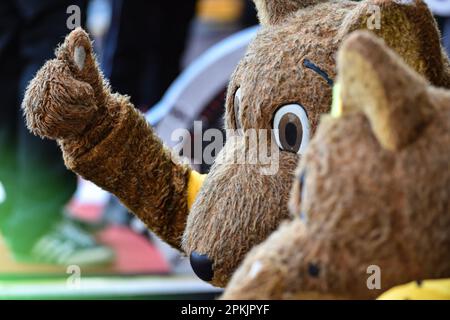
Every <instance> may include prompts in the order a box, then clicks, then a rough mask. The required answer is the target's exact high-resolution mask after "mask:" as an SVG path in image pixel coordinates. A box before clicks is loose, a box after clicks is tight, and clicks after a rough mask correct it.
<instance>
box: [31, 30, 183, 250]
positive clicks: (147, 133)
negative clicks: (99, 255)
mask: <svg viewBox="0 0 450 320" xmlns="http://www.w3.org/2000/svg"><path fill="white" fill-rule="evenodd" d="M75 48H83V49H81V50H84V51H85V53H86V54H85V56H86V61H85V62H84V65H83V68H82V70H80V69H79V68H78V66H77V65H76V63H75V59H74V58H73V57H74V55H75ZM78 50H80V49H78ZM56 56H57V58H56V59H54V60H51V61H49V62H47V63H46V64H45V65H44V66H43V67H42V69H41V70H40V71H39V72H38V73H37V75H36V77H35V78H34V80H33V81H32V82H31V83H30V85H29V87H28V89H27V92H26V95H25V99H24V102H23V108H24V111H25V115H26V119H27V125H28V127H29V128H30V129H31V130H32V131H33V132H35V133H36V134H39V135H41V136H43V137H49V138H53V139H58V143H59V144H60V146H61V149H62V150H63V154H64V160H65V163H66V165H67V167H68V168H70V169H71V170H73V171H75V172H76V173H78V174H80V175H81V176H83V177H84V178H86V179H88V180H91V181H95V183H96V184H97V185H99V186H100V187H102V188H104V189H105V190H108V191H110V192H113V193H114V194H116V195H117V196H118V197H119V198H120V199H121V200H122V201H123V203H124V204H125V205H126V206H128V207H129V208H130V210H132V211H133V212H134V213H136V214H137V215H138V216H139V217H140V218H141V219H142V220H143V221H144V222H145V223H146V224H147V225H148V226H149V228H151V229H152V230H154V231H155V232H156V233H157V234H159V235H160V236H161V237H162V238H163V239H164V240H166V241H167V242H168V243H170V244H171V245H172V246H175V247H177V248H180V242H181V237H182V233H183V231H184V227H185V224H186V217H187V214H188V209H187V203H186V188H187V179H188V176H189V172H190V169H189V168H188V167H185V166H182V165H179V164H177V162H176V161H172V158H171V155H170V151H168V150H166V149H165V148H164V147H163V145H162V143H161V142H160V141H159V139H158V138H157V137H156V136H155V135H154V134H153V131H152V129H151V128H150V126H149V125H148V124H147V122H146V120H145V118H144V117H143V116H142V114H140V112H138V111H136V109H135V108H134V107H133V106H132V105H131V103H130V102H129V100H128V98H127V97H124V96H121V95H118V94H111V91H110V89H109V87H108V84H107V83H106V81H105V80H104V79H103V77H102V75H101V73H100V72H98V67H97V64H96V61H95V58H94V56H93V54H92V47H91V43H90V40H89V38H88V35H87V34H86V33H85V32H84V31H83V30H81V29H77V30H75V31H73V32H72V33H70V34H69V36H68V37H67V39H66V41H65V43H64V44H63V45H62V46H61V47H60V48H59V49H58V50H57V53H56Z"/></svg>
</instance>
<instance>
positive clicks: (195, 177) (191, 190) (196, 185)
mask: <svg viewBox="0 0 450 320" xmlns="http://www.w3.org/2000/svg"><path fill="white" fill-rule="evenodd" d="M205 178H206V174H200V173H198V172H197V171H194V170H192V171H191V174H190V176H189V182H188V188H187V205H188V209H189V210H191V207H192V205H193V204H194V201H195V198H197V194H198V193H199V191H200V188H201V187H202V185H203V182H204V181H205Z"/></svg>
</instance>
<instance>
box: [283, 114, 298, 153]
mask: <svg viewBox="0 0 450 320" xmlns="http://www.w3.org/2000/svg"><path fill="white" fill-rule="evenodd" d="M278 128H279V135H280V136H279V138H280V142H281V145H282V149H283V150H286V151H290V152H298V150H300V146H301V144H302V136H303V128H302V123H301V121H300V118H299V117H298V116H297V115H295V114H293V113H290V112H289V113H286V114H285V115H283V116H282V117H281V120H280V123H279V125H278Z"/></svg>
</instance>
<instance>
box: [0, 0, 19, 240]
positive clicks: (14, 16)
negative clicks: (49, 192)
mask: <svg viewBox="0 0 450 320" xmlns="http://www.w3.org/2000/svg"><path fill="white" fill-rule="evenodd" d="M18 27H19V15H18V12H17V11H16V9H15V7H14V4H13V1H8V0H5V1H1V2H0V70H2V71H1V72H0V93H1V96H2V104H1V105H0V184H1V185H0V189H1V190H0V193H1V195H0V232H1V233H2V235H3V237H4V238H5V240H6V241H7V242H8V244H9V242H12V237H9V236H8V234H7V227H6V226H7V225H8V224H9V222H10V221H11V219H13V215H12V208H13V204H14V203H15V200H14V198H15V195H17V192H18V190H17V189H18V188H17V180H16V176H15V173H16V132H17V122H16V119H17V112H18V108H17V106H18V104H19V100H18V97H17V91H18V83H19V79H20V66H21V63H22V61H20V60H19V55H18V33H19V32H18Z"/></svg>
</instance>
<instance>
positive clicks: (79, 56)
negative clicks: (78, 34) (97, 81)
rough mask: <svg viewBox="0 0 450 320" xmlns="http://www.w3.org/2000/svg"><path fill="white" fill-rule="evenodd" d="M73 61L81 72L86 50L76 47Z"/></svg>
mask: <svg viewBox="0 0 450 320" xmlns="http://www.w3.org/2000/svg"><path fill="white" fill-rule="evenodd" d="M73 60H74V61H75V64H76V65H77V67H78V69H79V70H80V71H81V70H83V68H84V62H85V61H86V50H84V47H76V48H75V51H74V52H73Z"/></svg>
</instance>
